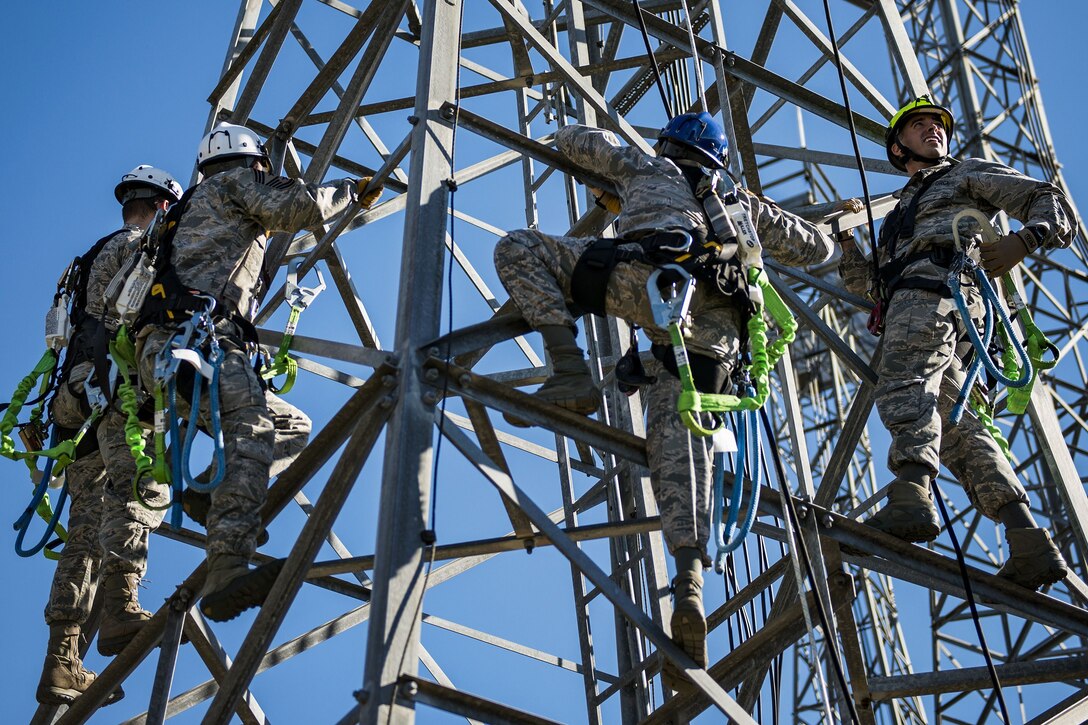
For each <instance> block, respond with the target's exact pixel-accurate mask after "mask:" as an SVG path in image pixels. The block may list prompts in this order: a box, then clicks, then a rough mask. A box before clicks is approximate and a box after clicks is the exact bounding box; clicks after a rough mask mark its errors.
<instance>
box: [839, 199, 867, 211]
mask: <svg viewBox="0 0 1088 725" xmlns="http://www.w3.org/2000/svg"><path fill="white" fill-rule="evenodd" d="M863 209H865V204H864V203H862V201H861V199H843V200H842V201H840V202H839V203H838V205H837V206H836V207H835V211H838V212H842V213H843V214H858V213H860V212H861V211H862V210H863Z"/></svg>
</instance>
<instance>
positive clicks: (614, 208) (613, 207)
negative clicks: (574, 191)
mask: <svg viewBox="0 0 1088 725" xmlns="http://www.w3.org/2000/svg"><path fill="white" fill-rule="evenodd" d="M589 192H590V193H591V194H593V197H594V199H595V200H596V202H597V206H599V207H603V208H604V209H607V210H608V211H610V212H612V213H613V214H615V215H616V216H619V214H620V212H621V211H623V204H622V203H620V200H619V197H617V196H616V195H615V194H609V193H608V192H607V191H601V190H600V189H598V188H596V187H593V186H591V187H589Z"/></svg>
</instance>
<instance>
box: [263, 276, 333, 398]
mask: <svg viewBox="0 0 1088 725" xmlns="http://www.w3.org/2000/svg"><path fill="white" fill-rule="evenodd" d="M301 266H302V259H301V258H300V259H296V260H294V261H293V262H291V264H290V266H289V267H288V268H287V286H286V288H285V289H284V297H285V298H286V300H287V303H288V304H289V305H291V312H290V313H289V314H288V316H287V325H286V327H284V330H283V338H282V339H281V340H280V346H279V349H278V350H276V355H275V356H274V357H273V358H272V361H271V362H270V363H269V364H268V365H267V366H265V367H264V369H262V370H261V377H262V378H264V379H265V380H267V381H268V387H269V388H270V389H271V390H272V392H273V393H277V394H279V395H285V394H287V393H288V392H289V391H290V390H291V388H292V387H294V385H295V377H296V376H297V375H298V362H297V361H296V360H295V359H294V358H293V357H291V356H290V354H289V353H290V351H291V343H292V341H294V339H295V330H296V329H297V328H298V320H299V318H300V317H301V316H302V313H303V312H305V311H306V308H307V307H309V306H310V304H311V303H312V302H313V301H314V299H315V298H316V297H317V296H318V295H319V294H321V292H322V290H324V289H325V278H324V277H323V276H322V274H321V270H320V269H317V268H316V267H315V268H314V269H315V271H316V272H317V282H318V284H317V286H316V287H300V286H299V285H298V269H299V267H301ZM280 375H286V376H287V377H286V379H285V380H284V382H283V385H280V386H276V385H275V384H274V383H273V382H272V381H273V379H275V378H277V377H279V376H280Z"/></svg>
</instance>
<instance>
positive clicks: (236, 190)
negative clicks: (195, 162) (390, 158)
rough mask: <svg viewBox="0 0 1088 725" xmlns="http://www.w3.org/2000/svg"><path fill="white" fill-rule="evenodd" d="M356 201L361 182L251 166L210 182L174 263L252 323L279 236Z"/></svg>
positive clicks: (190, 213) (186, 222) (194, 203)
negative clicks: (274, 237)
mask: <svg viewBox="0 0 1088 725" xmlns="http://www.w3.org/2000/svg"><path fill="white" fill-rule="evenodd" d="M354 198H355V182H354V181H353V180H351V179H340V180H338V181H333V182H329V183H327V184H323V185H321V186H317V185H315V184H307V183H305V182H303V181H302V180H301V179H288V178H284V177H271V176H267V175H265V174H264V173H262V172H259V171H253V170H251V169H248V168H239V169H230V170H229V171H224V172H221V173H219V174H216V175H214V176H212V177H210V178H208V179H205V180H204V181H203V182H201V183H200V185H199V186H198V187H197V188H196V190H195V191H194V192H193V195H192V197H190V199H189V203H188V206H187V207H186V209H185V210H184V212H183V213H182V215H181V219H180V221H179V222H178V228H177V232H176V233H175V236H174V252H173V256H172V257H171V260H172V262H173V265H174V269H175V271H176V272H177V275H178V278H179V279H180V280H181V282H182V283H183V284H185V285H187V286H189V287H192V288H194V289H198V290H200V291H202V292H206V293H208V294H210V295H213V296H214V297H215V298H216V299H217V300H219V302H220V303H221V304H222V305H223V306H224V308H225V309H223V311H224V313H229V312H236V313H238V314H241V315H243V316H244V317H246V318H247V319H248V318H251V317H252V315H253V312H254V311H255V310H253V309H251V308H252V307H254V306H255V305H256V301H257V300H256V298H257V295H259V294H260V291H261V285H262V281H261V269H262V266H263V264H264V252H265V241H266V239H267V237H268V236H269V235H270V234H271V233H272V232H289V233H294V232H297V231H299V230H301V229H306V228H308V227H314V226H318V225H320V224H321V223H322V222H323V221H325V220H326V219H329V218H330V217H333V216H335V215H336V214H338V213H339V212H341V211H343V210H344V209H345V208H347V206H348V205H349V204H350V203H351V202H352V201H353V199H354Z"/></svg>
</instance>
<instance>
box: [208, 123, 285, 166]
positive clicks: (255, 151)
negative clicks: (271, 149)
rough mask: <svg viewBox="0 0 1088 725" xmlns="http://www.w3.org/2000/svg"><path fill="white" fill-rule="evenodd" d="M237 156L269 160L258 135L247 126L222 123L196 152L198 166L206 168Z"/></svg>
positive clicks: (209, 134)
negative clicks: (211, 163) (208, 164)
mask: <svg viewBox="0 0 1088 725" xmlns="http://www.w3.org/2000/svg"><path fill="white" fill-rule="evenodd" d="M236 156H257V157H259V158H263V159H267V158H268V152H266V151H265V149H264V144H263V143H261V139H260V137H259V136H257V134H255V133H253V132H252V131H250V130H249V129H248V128H246V127H245V126H238V125H237V124H233V123H225V122H224V123H221V124H219V125H218V126H216V127H215V128H213V129H212V130H211V132H210V133H208V135H207V136H205V137H204V138H203V139H202V140H201V141H200V148H199V149H197V152H196V166H197V168H198V169H202V168H204V165H205V164H207V163H208V162H209V161H212V160H218V161H223V160H224V159H229V158H234V157H236Z"/></svg>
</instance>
